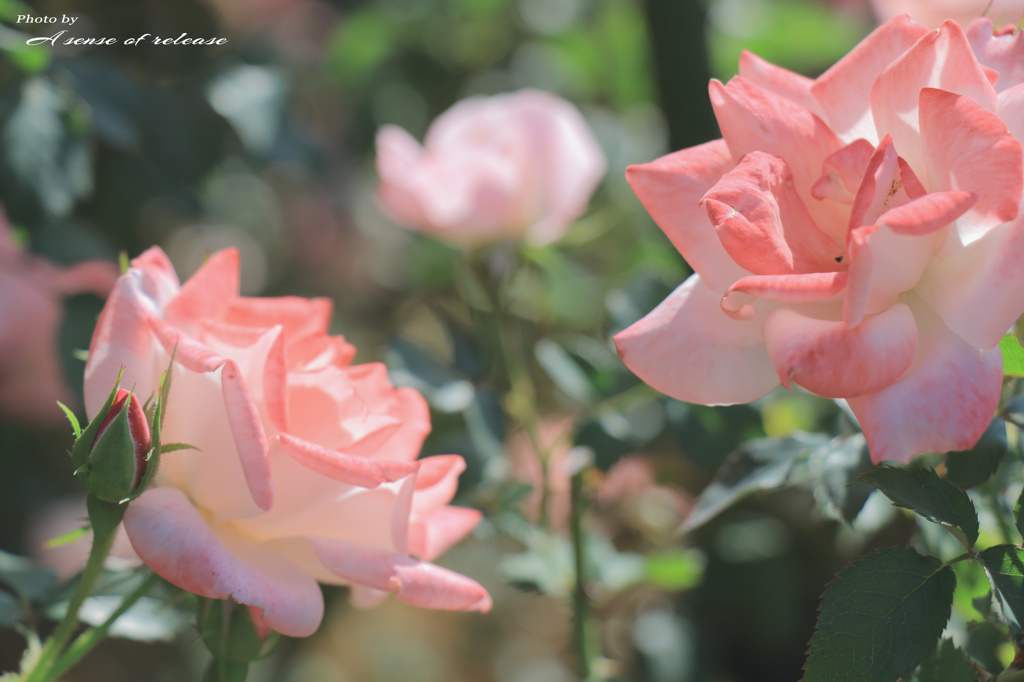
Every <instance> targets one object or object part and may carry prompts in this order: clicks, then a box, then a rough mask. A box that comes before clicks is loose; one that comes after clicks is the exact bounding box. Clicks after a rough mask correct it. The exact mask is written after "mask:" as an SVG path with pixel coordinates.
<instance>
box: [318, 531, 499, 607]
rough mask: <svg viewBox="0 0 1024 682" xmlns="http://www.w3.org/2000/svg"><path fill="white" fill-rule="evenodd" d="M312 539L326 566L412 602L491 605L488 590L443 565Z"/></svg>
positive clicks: (346, 576) (424, 604) (431, 604)
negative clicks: (442, 566)
mask: <svg viewBox="0 0 1024 682" xmlns="http://www.w3.org/2000/svg"><path fill="white" fill-rule="evenodd" d="M310 543H311V544H312V545H313V549H314V551H316V554H317V556H318V557H319V558H320V560H321V561H322V562H323V564H324V566H326V567H327V568H328V569H330V570H331V571H333V572H334V573H335V574H337V575H338V576H339V577H341V578H342V579H344V580H346V581H349V582H352V583H357V584H360V585H366V586H368V587H372V588H374V589H377V590H384V591H387V592H394V593H395V596H396V597H397V598H398V599H399V600H401V601H404V602H407V603H409V604H413V605H415V606H422V607H424V608H428V609H444V610H447V611H480V612H481V613H487V612H488V611H490V609H491V598H490V596H489V595H488V594H487V590H485V589H484V588H483V587H481V586H480V585H479V584H478V583H477V582H475V581H473V580H470V579H469V578H466V577H465V576H461V575H459V574H458V573H453V572H452V571H449V570H447V569H444V568H441V567H440V566H435V565H434V564H430V563H427V562H425V561H416V560H415V559H410V558H409V557H406V556H401V555H398V554H391V553H389V552H381V551H379V550H373V549H370V548H368V547H362V546H360V545H355V544H352V543H348V542H341V541H339V540H333V541H332V540H323V539H321V538H310Z"/></svg>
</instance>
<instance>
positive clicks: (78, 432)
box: [57, 400, 82, 438]
mask: <svg viewBox="0 0 1024 682" xmlns="http://www.w3.org/2000/svg"><path fill="white" fill-rule="evenodd" d="M57 406H58V407H60V409H62V410H64V415H65V416H66V417H67V418H68V421H69V422H71V428H72V429H73V430H74V432H75V438H78V437H79V436H81V435H82V427H81V426H80V425H79V423H78V417H76V416H75V413H74V412H72V411H71V408H69V407H68V406H67V405H65V404H64V403H62V402H61V401H59V400H58V401H57Z"/></svg>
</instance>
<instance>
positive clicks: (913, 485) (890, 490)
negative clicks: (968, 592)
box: [858, 466, 978, 548]
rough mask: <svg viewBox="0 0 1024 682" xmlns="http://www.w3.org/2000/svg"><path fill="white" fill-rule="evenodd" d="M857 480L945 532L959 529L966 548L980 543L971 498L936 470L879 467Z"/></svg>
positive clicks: (975, 513) (976, 516)
mask: <svg viewBox="0 0 1024 682" xmlns="http://www.w3.org/2000/svg"><path fill="white" fill-rule="evenodd" d="M858 478H859V479H860V480H861V481H864V482H865V483H869V484H870V485H873V486H875V487H876V488H878V489H879V490H881V491H882V492H883V493H885V495H886V497H888V498H889V499H890V500H892V502H893V504H895V505H896V506H897V507H903V508H905V509H910V510H911V511H913V512H915V513H917V514H920V515H921V516H923V517H924V518H926V519H928V520H929V521H933V522H934V523H938V524H941V525H942V526H945V527H946V528H949V529H952V530H955V529H959V530H960V531H962V534H963V536H962V537H961V536H958V537H957V539H958V540H960V541H961V542H962V543H963V544H964V545H965V546H966V547H968V548H970V547H971V546H973V545H974V543H975V542H976V541H977V540H978V512H977V510H975V508H974V503H973V502H971V498H970V497H968V496H967V493H965V492H964V491H963V490H961V489H960V488H958V487H956V485H954V484H953V483H952V482H951V481H949V480H947V479H945V478H943V477H941V476H939V475H938V474H937V473H935V470H934V469H929V468H927V467H896V466H879V467H875V468H874V469H872V470H870V471H866V472H864V473H863V474H861V475H860V476H858ZM954 535H956V533H954Z"/></svg>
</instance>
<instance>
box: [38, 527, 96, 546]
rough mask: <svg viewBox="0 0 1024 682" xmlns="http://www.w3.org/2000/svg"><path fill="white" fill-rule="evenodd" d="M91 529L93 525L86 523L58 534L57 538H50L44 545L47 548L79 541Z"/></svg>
mask: <svg viewBox="0 0 1024 682" xmlns="http://www.w3.org/2000/svg"><path fill="white" fill-rule="evenodd" d="M90 529H91V526H89V524H85V525H84V526H81V527H79V528H75V529H74V530H72V531H68V532H67V533H64V534H63V535H58V536H57V537H55V538H50V539H49V540H47V541H46V542H44V543H43V547H46V548H47V549H52V548H54V547H63V546H64V545H70V544H71V543H72V542H77V541H78V540H81V539H82V538H83V537H85V536H86V535H88V533H89V530H90Z"/></svg>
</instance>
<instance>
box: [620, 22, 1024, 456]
mask: <svg viewBox="0 0 1024 682" xmlns="http://www.w3.org/2000/svg"><path fill="white" fill-rule="evenodd" d="M1022 80H1024V49H1022V46H1021V43H1020V35H1019V34H1013V35H1011V34H1003V33H1000V35H998V36H993V34H992V24H991V22H989V21H988V20H978V21H977V22H975V23H974V24H972V25H971V27H970V28H969V30H968V32H967V34H965V33H964V31H963V29H961V28H960V26H959V25H957V24H956V23H954V22H952V21H948V22H946V23H945V24H943V25H942V28H941V29H939V30H932V31H929V30H928V29H926V28H925V27H923V26H920V25H918V24H915V23H913V22H911V21H910V20H909V19H907V18H906V17H901V18H898V19H894V20H892V21H890V22H889V23H887V24H885V25H883V26H881V27H880V28H879V29H877V30H876V31H875V32H874V33H872V34H871V35H870V36H868V37H867V38H866V39H865V40H864V42H862V43H861V44H860V45H859V46H857V47H856V48H854V50H853V51H852V52H851V53H850V54H849V55H847V56H846V57H844V58H843V59H842V60H840V61H839V62H838V63H837V64H836V65H835V66H833V67H832V68H831V69H829V70H828V71H826V72H825V73H824V74H823V75H822V76H821V77H820V78H818V79H817V80H813V81H812V80H810V79H807V78H804V77H803V76H799V75H796V74H794V73H791V72H789V71H786V70H784V69H781V68H778V67H776V66H772V65H771V64H768V63H767V62H764V61H762V60H761V59H759V58H757V57H755V56H753V55H751V54H744V55H743V56H742V57H741V60H740V75H739V76H738V77H736V78H734V79H733V80H731V81H730V82H729V83H728V84H727V85H723V84H722V83H719V82H717V81H713V82H712V83H711V88H710V90H711V102H712V105H713V106H714V108H715V113H716V115H717V117H718V122H719V125H720V127H721V129H722V134H723V137H724V139H722V140H716V141H713V142H709V143H706V144H703V145H700V146H697V147H693V148H690V149H685V150H682V151H679V152H676V153H674V154H670V155H668V156H665V157H663V158H661V159H658V160H656V161H654V162H652V163H648V164H644V165H641V166H634V167H632V168H630V169H629V170H628V171H627V175H628V178H629V180H630V183H631V185H632V187H633V189H634V191H635V192H636V193H637V195H638V196H639V197H640V200H641V201H642V202H643V203H644V205H645V207H646V208H647V210H648V211H649V212H650V213H651V215H652V216H653V217H654V219H655V220H656V221H657V222H658V224H659V225H660V226H661V227H662V229H664V230H665V232H666V234H667V235H668V237H669V238H670V239H671V240H672V242H673V244H674V245H675V246H676V248H678V249H679V250H680V252H681V253H682V254H683V256H684V257H685V258H686V260H687V261H688V262H689V264H690V265H691V266H692V267H693V269H694V270H695V272H696V274H695V275H693V276H691V277H690V278H689V279H688V280H687V281H686V282H684V283H683V284H682V285H681V286H680V287H679V288H678V289H677V290H676V291H675V292H674V293H673V294H671V295H670V296H669V298H668V299H666V300H665V302H664V303H662V304H661V305H660V306H658V307H657V308H656V309H655V310H654V311H652V312H651V313H650V314H649V315H647V317H645V318H644V319H642V320H641V321H639V322H637V323H636V324H635V325H633V326H632V327H630V328H629V329H627V330H626V331H624V332H622V333H620V334H619V335H618V336H617V337H616V341H617V343H618V347H619V352H620V354H621V355H622V357H623V359H624V361H625V363H626V364H627V365H628V366H629V367H630V368H631V369H632V370H633V371H634V372H636V373H637V374H638V375H639V376H640V377H641V378H643V379H644V380H645V381H646V382H648V383H649V384H651V385H652V386H654V387H655V388H657V389H659V390H661V391H663V392H665V393H668V394H670V395H672V396H675V397H676V398H679V399H681V400H686V401H689V402H695V403H703V404H730V403H738V402H747V401H750V400H754V399H756V398H759V397H761V396H763V395H765V394H766V393H768V392H769V391H771V390H772V389H773V388H775V387H776V386H777V385H778V384H779V382H780V381H781V382H782V383H783V384H784V385H785V386H787V387H789V386H791V385H792V383H796V384H799V385H800V386H803V387H804V388H806V389H807V390H809V391H811V392H813V393H817V394H818V395H822V396H825V397H829V398H845V399H847V401H848V402H849V405H850V407H851V408H852V409H853V411H854V413H855V414H856V415H857V417H858V418H859V419H860V423H861V426H862V427H863V429H864V432H865V435H866V436H867V439H868V443H869V445H870V448H871V454H872V457H873V458H874V460H875V461H876V462H877V461H881V460H902V461H907V460H909V459H910V458H911V457H913V456H914V455H916V454H919V453H923V452H929V451H933V452H941V451H944V450H950V449H964V448H968V447H970V446H971V445H972V444H973V443H975V442H976V440H977V439H978V438H979V437H980V435H981V433H982V431H984V429H985V427H986V425H987V424H988V423H989V420H991V419H992V417H993V415H994V413H995V409H996V404H997V403H998V401H999V395H1000V388H1001V383H1002V357H1001V355H1000V351H999V348H998V345H997V344H998V342H999V340H1000V338H1001V337H1002V335H1003V334H1004V333H1005V332H1006V330H1007V329H1008V328H1009V327H1010V326H1011V325H1012V324H1013V323H1014V321H1015V320H1016V319H1017V317H1018V316H1019V315H1020V314H1021V312H1022V311H1024V268H1022V267H1021V265H1020V254H1021V253H1024V221H1022V220H1021V219H1019V218H1018V209H1019V206H1020V203H1021V194H1022V187H1024V162H1022V152H1021V143H1020V142H1019V139H1020V137H1021V134H1022V132H1024V85H1022V84H1021V83H1022ZM1007 126H1009V129H1007Z"/></svg>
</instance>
